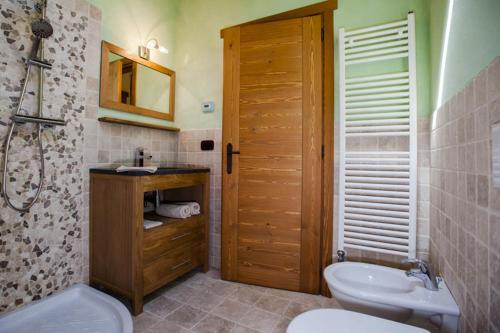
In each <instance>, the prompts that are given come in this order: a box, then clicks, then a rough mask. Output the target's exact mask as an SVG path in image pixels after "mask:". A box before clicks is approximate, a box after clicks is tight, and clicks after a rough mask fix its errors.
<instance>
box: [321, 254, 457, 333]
mask: <svg viewBox="0 0 500 333" xmlns="http://www.w3.org/2000/svg"><path fill="white" fill-rule="evenodd" d="M324 276H325V279H326V281H327V283H328V287H329V288H330V291H331V292H332V294H334V296H335V297H336V298H337V300H338V301H339V303H340V304H341V305H343V306H344V308H345V309H347V310H353V311H357V312H363V313H366V314H370V315H374V316H378V317H382V318H386V319H390V320H396V321H400V322H405V321H407V320H408V319H409V318H410V317H411V316H412V315H413V314H415V313H416V312H417V313H418V314H419V316H422V314H423V315H424V316H426V317H428V318H429V319H430V320H431V321H432V322H434V323H436V322H437V323H438V324H439V325H440V326H441V327H443V326H446V325H449V324H447V323H445V321H447V320H450V319H451V321H452V322H455V321H456V322H457V324H458V316H459V315H460V311H459V309H458V306H457V304H456V303H455V300H454V299H453V297H452V295H451V293H450V291H449V289H448V287H447V286H446V284H445V283H444V281H441V282H440V284H439V290H437V291H431V290H428V289H426V288H425V287H424V284H423V283H422V281H420V280H419V279H417V278H414V277H407V276H406V274H405V271H403V270H399V269H394V268H389V267H384V266H379V265H371V264H364V263H356V262H343V263H336V264H333V265H330V266H328V267H327V268H326V269H325V271H324ZM453 326H454V324H451V330H444V331H443V332H453V331H454V329H453ZM455 331H456V329H455Z"/></svg>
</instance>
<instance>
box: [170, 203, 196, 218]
mask: <svg viewBox="0 0 500 333" xmlns="http://www.w3.org/2000/svg"><path fill="white" fill-rule="evenodd" d="M173 204H174V205H188V206H189V209H190V210H191V215H200V212H201V208H200V204H199V203H197V202H195V201H186V202H174V203H173Z"/></svg>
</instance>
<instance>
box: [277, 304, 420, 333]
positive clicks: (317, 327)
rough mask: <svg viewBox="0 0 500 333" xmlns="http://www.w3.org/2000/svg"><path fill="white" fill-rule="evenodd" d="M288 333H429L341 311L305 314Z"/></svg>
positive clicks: (385, 320) (388, 321)
mask: <svg viewBox="0 0 500 333" xmlns="http://www.w3.org/2000/svg"><path fill="white" fill-rule="evenodd" d="M286 332H287V333H367V332H370V333H387V332H391V333H429V331H427V330H424V329H421V328H418V327H414V326H409V325H405V324H401V323H398V322H395V321H390V320H387V319H382V318H377V317H373V316H368V315H365V314H362V313H358V312H352V311H347V310H339V309H318V310H312V311H308V312H304V313H302V314H301V315H299V316H297V317H295V318H294V319H293V320H292V321H291V322H290V325H288V329H287V331H286Z"/></svg>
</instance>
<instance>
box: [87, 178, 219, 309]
mask: <svg viewBox="0 0 500 333" xmlns="http://www.w3.org/2000/svg"><path fill="white" fill-rule="evenodd" d="M159 170H161V169H159ZM165 172H168V173H163V174H162V173H160V174H154V175H143V174H141V173H139V174H138V173H134V172H131V173H125V174H122V173H120V174H116V173H114V171H112V170H107V169H91V173H90V249H89V250H90V251H89V252H90V253H89V256H90V284H91V285H92V286H95V287H99V288H105V289H108V290H110V291H112V292H114V293H116V294H118V295H121V296H124V297H126V298H127V299H129V300H130V301H131V305H132V312H133V314H134V315H138V314H140V313H141V312H142V305H143V297H144V296H145V295H147V294H150V293H152V292H153V291H155V290H156V289H158V288H160V287H162V286H164V285H165V284H167V283H169V282H171V281H172V280H174V279H176V278H177V277H179V276H181V275H183V274H185V273H187V272H189V271H191V270H193V269H195V268H197V267H201V268H202V269H203V270H204V271H207V270H208V267H209V266H208V265H209V262H208V232H209V216H210V213H209V193H210V183H209V169H180V171H179V172H182V173H175V170H167V171H165ZM154 190H161V191H163V192H162V193H163V194H164V196H165V197H166V198H167V199H168V200H176V201H197V202H199V203H200V206H201V214H200V215H196V216H192V217H189V218H186V219H171V218H166V217H161V216H158V215H156V214H155V213H147V214H144V193H145V192H149V191H154ZM144 218H146V219H148V220H157V221H161V222H163V225H161V226H158V227H155V228H152V229H148V230H145V229H144Z"/></svg>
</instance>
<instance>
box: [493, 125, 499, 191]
mask: <svg viewBox="0 0 500 333" xmlns="http://www.w3.org/2000/svg"><path fill="white" fill-rule="evenodd" d="M491 166H492V176H493V186H494V187H496V188H500V123H498V124H495V125H493V127H492V128H491Z"/></svg>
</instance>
